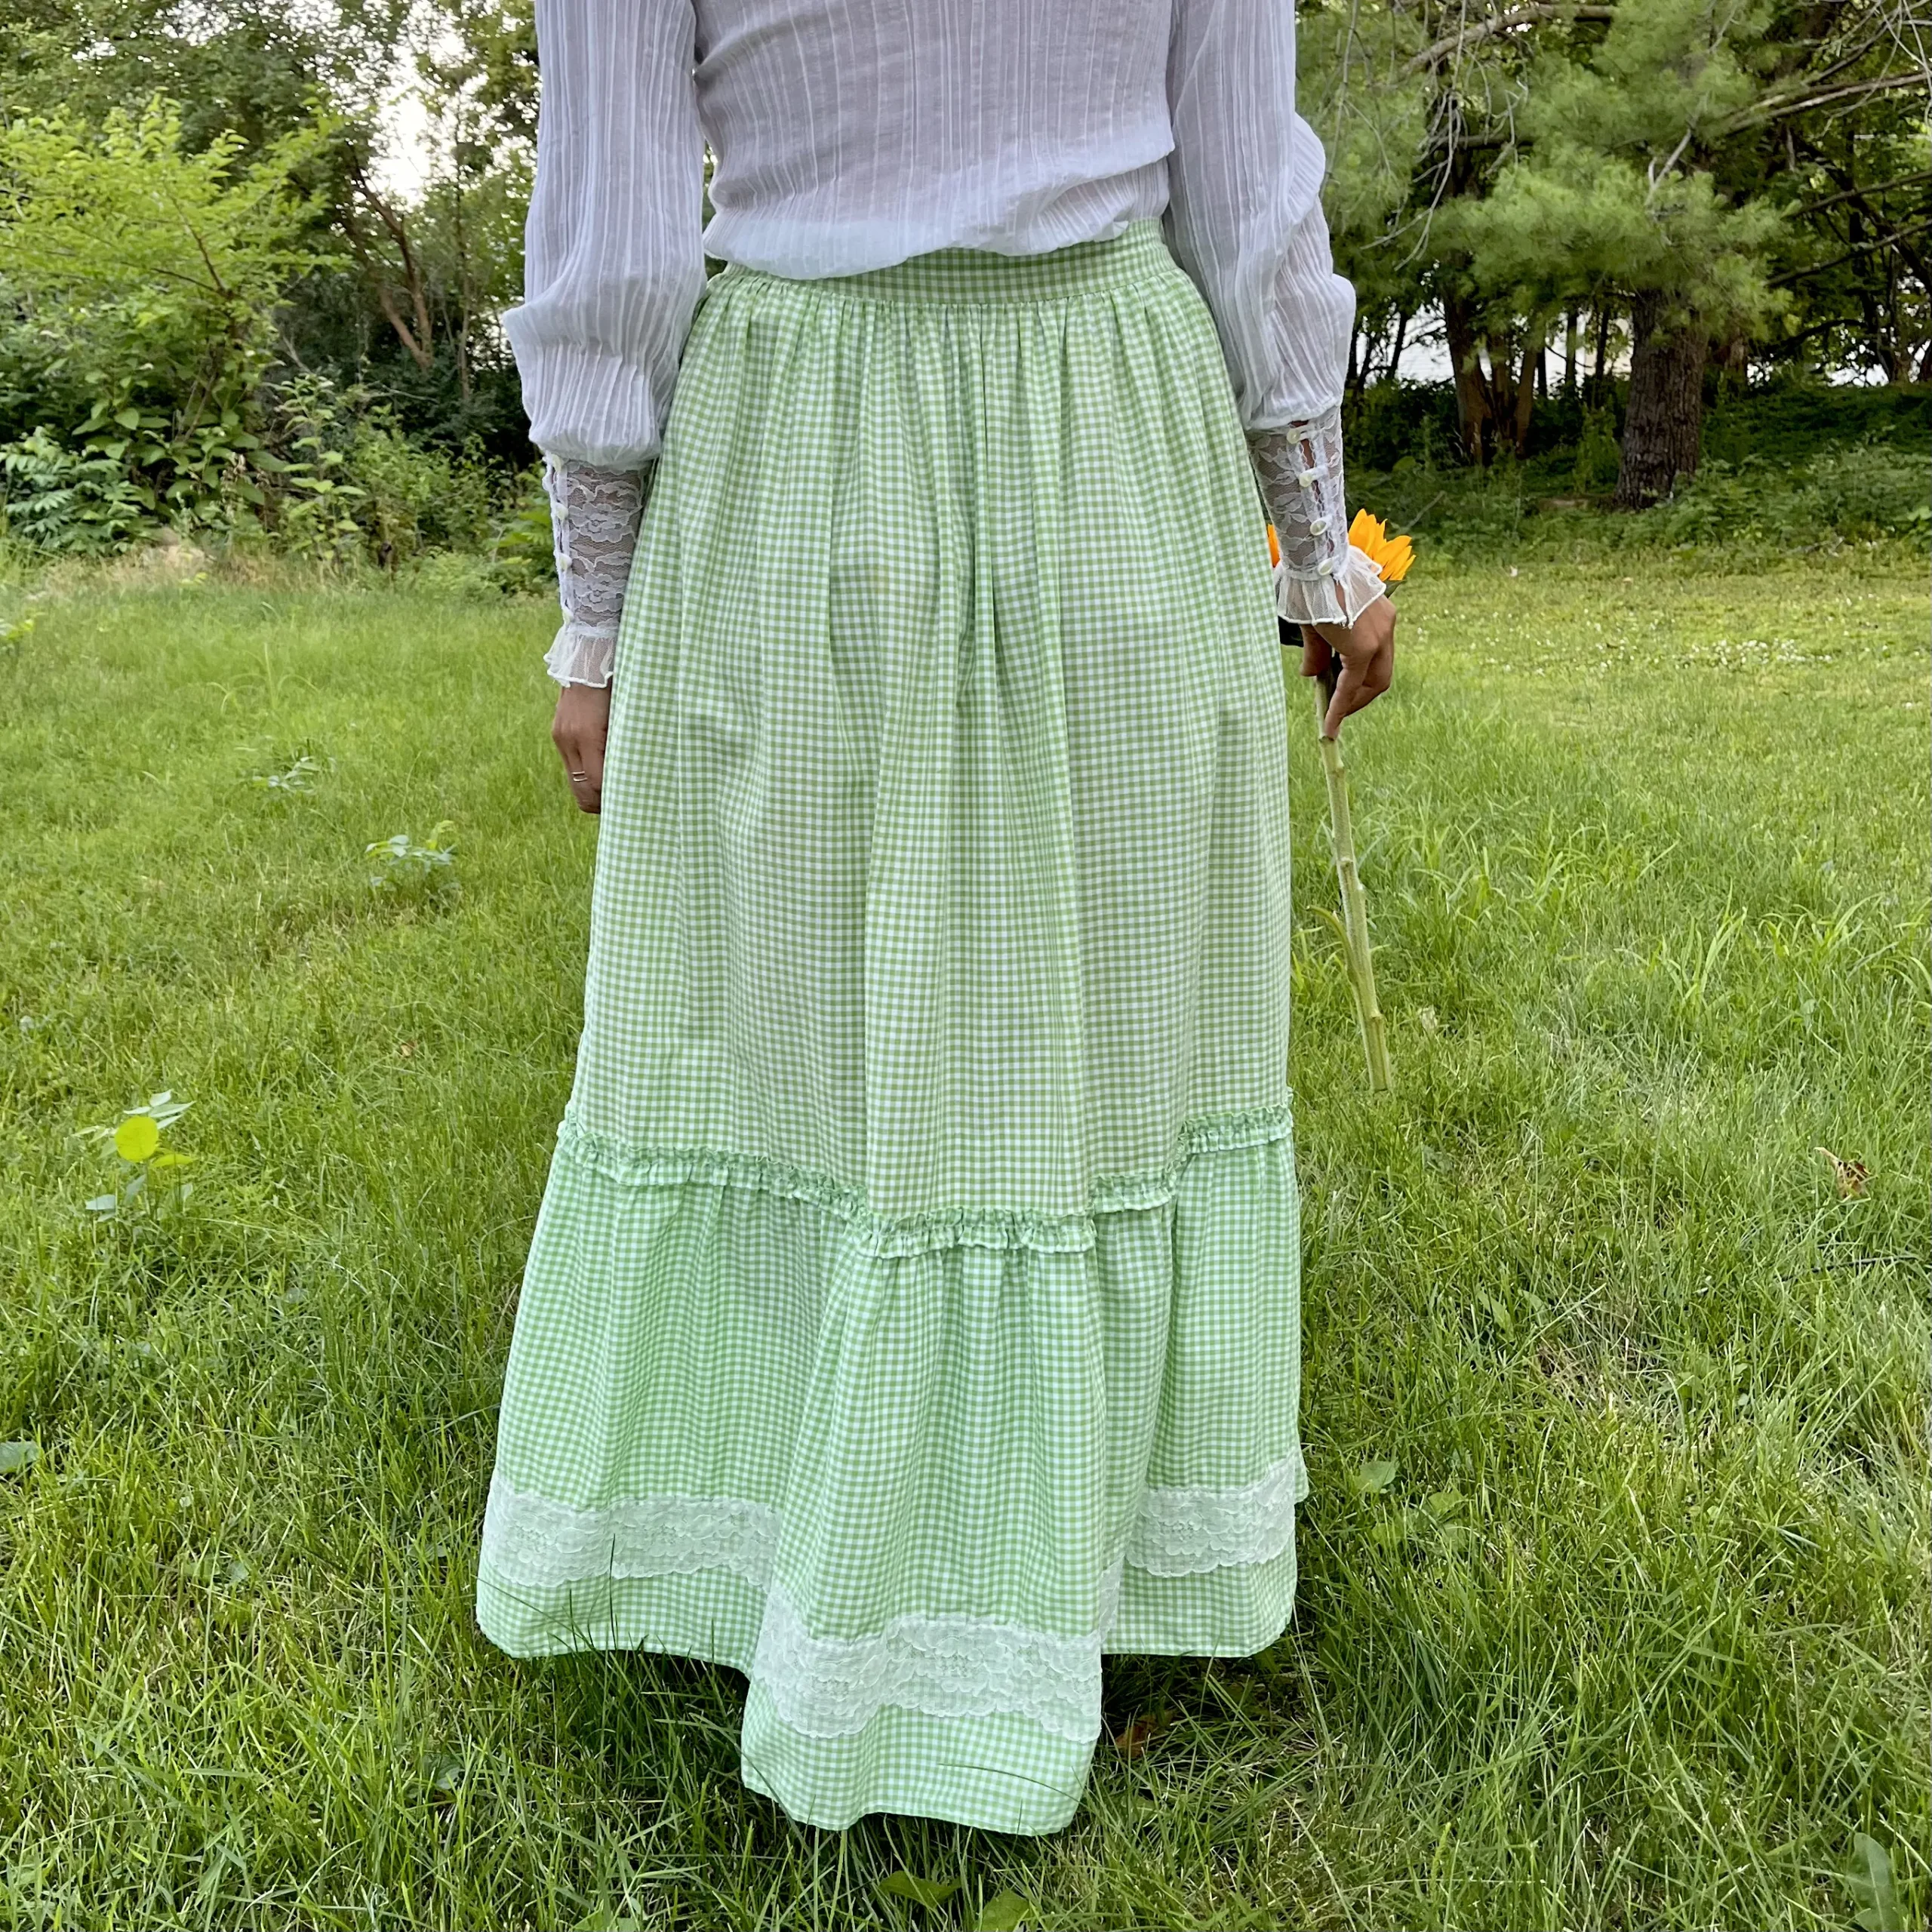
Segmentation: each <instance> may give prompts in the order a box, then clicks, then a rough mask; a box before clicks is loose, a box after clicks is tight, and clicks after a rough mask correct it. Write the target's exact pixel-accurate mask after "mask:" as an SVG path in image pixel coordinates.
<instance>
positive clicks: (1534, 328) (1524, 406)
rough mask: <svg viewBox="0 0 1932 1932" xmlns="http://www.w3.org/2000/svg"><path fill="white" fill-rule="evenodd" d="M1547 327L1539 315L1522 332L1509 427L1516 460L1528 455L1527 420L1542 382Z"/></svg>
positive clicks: (1528, 423)
mask: <svg viewBox="0 0 1932 1932" xmlns="http://www.w3.org/2000/svg"><path fill="white" fill-rule="evenodd" d="M1548 327H1549V325H1548V324H1547V323H1546V321H1544V320H1543V317H1542V316H1540V315H1532V316H1531V318H1530V319H1529V321H1527V323H1526V324H1525V325H1524V329H1523V368H1522V373H1521V375H1520V376H1518V378H1517V380H1516V394H1515V405H1516V420H1515V422H1514V423H1512V424H1511V425H1510V427H1511V429H1512V431H1513V432H1515V433H1514V435H1513V436H1512V438H1511V441H1512V446H1513V447H1514V448H1515V452H1516V454H1517V456H1518V458H1519V459H1521V458H1525V457H1527V456H1528V455H1529V453H1530V417H1531V412H1532V411H1534V409H1535V408H1536V401H1537V386H1538V384H1539V383H1540V382H1541V380H1542V378H1543V341H1544V335H1545V331H1546V329H1547V328H1548Z"/></svg>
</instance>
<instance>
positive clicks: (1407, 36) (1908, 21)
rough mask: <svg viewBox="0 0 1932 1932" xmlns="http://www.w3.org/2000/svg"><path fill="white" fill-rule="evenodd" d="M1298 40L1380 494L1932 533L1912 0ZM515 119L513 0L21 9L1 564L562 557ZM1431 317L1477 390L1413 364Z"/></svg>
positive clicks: (1924, 196) (1483, 529) (1375, 25)
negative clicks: (555, 538) (385, 163)
mask: <svg viewBox="0 0 1932 1932" xmlns="http://www.w3.org/2000/svg"><path fill="white" fill-rule="evenodd" d="M1300 50H1301V51H1300V59H1301V67H1302V73H1301V94H1302V105H1303V111H1304V112H1306V114H1307V115H1309V118H1311V119H1312V121H1313V122H1315V125H1316V126H1317V128H1318V131H1319V132H1320V133H1321V136H1322V137H1323V139H1324V142H1325V143H1326V144H1327V148H1328V151H1329V153H1330V156H1331V179H1330V181H1329V183H1328V186H1327V205H1328V210H1329V214H1330V218H1331V225H1332V228H1333V231H1334V238H1335V245H1336V252H1337V261H1338V265H1339V266H1340V268H1341V269H1342V270H1343V272H1345V273H1346V274H1348V275H1350V276H1351V277H1352V278H1353V279H1354V280H1355V284H1356V286H1357V288H1358V291H1360V295H1361V308H1360V315H1359V318H1358V328H1357V331H1356V334H1355V344H1354V351H1353V355H1352V363H1351V370H1350V376H1349V398H1348V404H1347V409H1348V414H1349V417H1350V419H1351V420H1350V428H1351V432H1352V438H1351V441H1352V449H1353V450H1354V451H1355V453H1356V454H1355V461H1356V463H1357V465H1358V478H1359V481H1358V483H1357V487H1356V494H1358V496H1359V495H1361V494H1364V493H1365V491H1366V489H1367V488H1368V487H1370V486H1373V487H1374V488H1375V489H1376V490H1377V491H1378V492H1379V493H1380V494H1378V496H1377V505H1378V507H1379V508H1392V509H1395V511H1396V512H1397V515H1398V521H1403V520H1404V519H1405V518H1408V519H1414V518H1420V519H1422V521H1421V523H1420V526H1419V527H1420V528H1424V529H1430V528H1435V529H1437V530H1445V529H1450V528H1454V530H1456V531H1457V532H1458V533H1459V535H1460V537H1461V538H1463V539H1466V540H1478V541H1480V540H1483V539H1484V533H1487V534H1489V535H1491V536H1493V535H1494V533H1495V531H1496V530H1497V528H1498V527H1500V524H1507V525H1509V526H1510V527H1511V528H1515V529H1518V530H1520V529H1521V526H1522V525H1524V521H1525V519H1533V518H1535V517H1537V515H1539V514H1541V513H1542V512H1541V506H1542V505H1543V503H1545V502H1546V501H1548V500H1552V499H1553V500H1556V501H1557V502H1558V503H1563V502H1564V501H1565V500H1574V502H1575V503H1577V505H1578V506H1585V507H1589V508H1595V507H1597V506H1601V505H1604V504H1606V503H1620V504H1621V505H1622V506H1623V507H1625V508H1626V509H1642V508H1645V507H1647V506H1651V505H1653V504H1654V503H1657V502H1659V501H1660V500H1668V499H1669V498H1671V497H1674V496H1675V495H1676V494H1678V493H1679V492H1680V491H1681V486H1682V485H1683V483H1684V481H1685V480H1686V479H1687V478H1690V477H1691V476H1692V475H1694V474H1696V473H1697V472H1698V471H1699V469H1700V464H1701V462H1702V459H1703V457H1704V455H1705V454H1706V451H1709V453H1710V454H1716V455H1719V456H1721V460H1722V461H1723V463H1724V465H1725V468H1724V470H1723V471H1722V472H1721V474H1720V476H1719V478H1718V481H1717V484H1716V485H1715V488H1713V489H1711V490H1709V491H1706V494H1705V495H1704V496H1703V498H1702V499H1700V501H1701V502H1702V503H1703V505H1704V507H1703V508H1702V509H1697V510H1694V511H1693V512H1690V513H1688V514H1687V515H1684V516H1682V517H1679V518H1674V519H1669V520H1667V521H1666V524H1664V525H1656V524H1650V525H1645V526H1644V528H1645V533H1646V535H1647V536H1650V535H1655V534H1665V535H1667V536H1668V537H1670V538H1672V540H1685V539H1686V538H1687V537H1691V538H1694V537H1700V536H1702V535H1704V534H1711V533H1713V532H1715V531H1718V529H1719V528H1727V529H1737V528H1743V529H1745V530H1746V531H1762V532H1767V533H1769V532H1779V533H1783V534H1791V535H1795V536H1796V537H1801V538H1809V539H1810V540H1816V541H1820V542H1829V541H1833V540H1847V539H1848V540H1857V538H1858V537H1862V536H1866V535H1869V534H1875V533H1884V534H1893V535H1897V534H1908V533H1910V532H1912V531H1915V530H1916V529H1918V528H1920V527H1921V525H1922V524H1923V522H1924V518H1923V515H1921V512H1923V510H1924V506H1925V500H1926V492H1925V490H1924V485H1923V479H1922V478H1917V479H1915V478H1913V477H1912V475H1910V473H1909V465H1908V464H1906V463H1903V462H1902V461H1901V460H1900V458H1899V456H1898V454H1897V450H1898V448H1899V447H1900V445H1901V442H1902V441H1904V440H1906V439H1909V437H1910V436H1911V435H1915V434H1916V435H1923V434H1924V431H1925V429H1926V428H1927V423H1928V417H1927V407H1926V401H1927V395H1928V394H1932V390H1928V388H1927V381H1928V378H1932V297H1929V296H1928V290H1929V289H1932V275H1928V254H1932V141H1928V137H1927V118H1926V109H1927V90H1926V85H1925V78H1926V66H1925V60H1926V48H1925V45H1924V30H1923V28H1922V25H1921V23H1918V21H1917V20H1915V17H1913V16H1912V14H1910V13H1909V11H1908V10H1907V9H1906V7H1905V6H1904V5H1903V0H1783V4H1780V3H1779V0H1605V3H1604V4H1590V3H1589V0H1561V3H1560V4H1558V0H1550V4H1543V3H1542V0H1496V4H1494V5H1491V6H1490V7H1488V8H1484V9H1481V10H1478V11H1471V10H1470V9H1469V7H1468V5H1466V4H1465V0H1457V5H1454V6H1451V5H1447V4H1446V0H1314V3H1313V4H1308V5H1304V6H1303V9H1302V17H1301V23H1300ZM399 87H403V88H408V89H410V90H412V91H414V94H415V96H416V97H417V102H418V103H419V105H420V108H421V110H422V112H423V114H424V115H426V121H427V125H428V127H429V130H430V134H431V139H430V142H429V148H430V152H431V155H432V165H431V166H430V168H429V172H428V174H427V176H426V179H425V180H424V183H423V186H422V187H421V189H420V192H416V193H414V195H411V196H407V197H405V196H401V195H398V194H397V193H396V192H395V191H394V190H393V189H390V188H388V187H386V186H384V182H385V180H386V177H385V174H384V171H383V168H382V167H381V165H380V162H381V158H382V151H383V141H384V139H385V136H384V134H383V127H384V118H383V105H384V103H385V102H386V100H390V99H392V97H393V96H394V94H395V91H396V90H397V89H398V88H399ZM537 98H538V72H537V52H536V47H535V40H534V28H533V25H532V16H531V0H308V3H307V4H297V5H288V4H278V3H277V0H192V3H191V0H14V5H12V6H11V7H10V8H8V10H7V11H6V12H5V15H4V16H3V17H0V493H3V494H0V515H4V517H5V525H4V530H5V535H6V537H7V538H8V540H11V542H13V543H14V544H16V545H17V546H22V547H24V548H25V549H28V550H29V551H31V552H33V553H35V554H42V555H49V554H51V555H60V554H77V555H88V554H103V553H111V552H115V551H118V550H120V549H125V548H126V547H128V546H130V545H131V544H135V543H141V542H143V541H147V540H152V538H153V537H155V535H156V534H158V533H161V532H164V531H165V532H168V533H170V534H172V535H173V536H174V537H176V538H177V540H180V539H185V540H191V541H192V542H194V543H196V544H198V545H199V546H202V547H204V548H211V549H223V550H232V549H237V548H238V549H242V550H243V551H246V550H248V549H250V548H251V546H253V547H261V546H268V547H270V548H272V549H275V550H278V551H282V552H290V553H292V554H294V555H297V556H300V557H307V558H325V559H330V560H332V561H335V562H336V563H337V564H340V565H350V564H355V565H374V566H375V567H377V568H385V569H389V570H398V569H402V568H408V567H409V566H411V564H412V563H413V562H414V561H416V560H417V559H420V558H423V557H424V556H426V555H431V554H434V553H436V552H450V551H455V552H468V553H471V554H474V555H481V556H482V557H484V558H486V559H489V560H494V559H495V558H497V555H498V553H499V552H500V551H503V552H506V554H505V556H504V561H503V567H502V568H501V569H500V571H497V580H498V581H500V583H502V584H503V586H506V587H516V586H521V585H522V584H524V583H527V582H528V581H529V580H530V579H531V577H532V575H533V574H534V573H536V572H540V571H541V569H542V568H543V565H541V563H540V561H538V559H539V557H540V552H541V549H542V547H543V546H542V543H541V541H540V537H541V532H542V529H543V523H544V512H543V505H542V502H541V499H540V494H539V493H537V492H536V491H534V488H533V487H532V481H531V464H532V462H533V459H534V452H533V451H532V450H531V448H530V445H529V444H528V440H527V438H526V436H525V424H524V420H523V417H522V413H521V408H520V406H519V401H518V389H517V384H516V380H515V370H514V368H513V366H512V362H511V360H510V358H509V355H508V352H507V349H506V345H505V343H504V340H503V336H502V333H501V331H500V328H499V327H498V325H497V316H498V315H500V312H501V311H502V310H503V309H504V308H505V307H506V306H509V304H510V303H512V302H513V301H514V300H515V299H516V297H517V295H518V291H519V288H520V286H521V272H522V270H521V223H522V219H523V213H524V210H525V206H526V205H527V201H528V191H529V184H530V179H531V162H532V154H533V147H534V134H535V128H536V117H537ZM1423 334H1434V335H1437V336H1439V337H1441V340H1443V342H1444V344H1445V346H1446V347H1447V350H1448V351H1449V352H1450V357H1451V363H1452V365H1453V371H1454V374H1453V379H1452V380H1450V381H1449V382H1447V383H1442V384H1440V385H1429V384H1417V383H1411V382H1398V381H1395V380H1392V373H1393V372H1394V371H1396V370H1397V368H1398V365H1399V364H1400V361H1401V355H1402V353H1403V352H1404V349H1409V350H1411V352H1412V351H1413V349H1414V345H1415V344H1416V343H1417V340H1418V339H1419V337H1420V336H1422V335H1423ZM1847 377H1855V378H1857V379H1858V380H1860V381H1862V382H1864V383H1878V384H1881V385H1882V386H1884V387H1885V388H1887V389H1889V390H1890V392H1893V395H1892V402H1893V403H1894V404H1896V405H1897V407H1892V406H1890V405H1888V406H1887V408H1884V409H1882V410H1879V411H1872V410H1870V409H1869V408H1867V407H1866V402H1865V401H1864V399H1863V398H1860V397H1857V396H1856V395H1853V394H1851V393H1850V392H1848V391H1847V389H1846V388H1845V387H1844V386H1843V384H1842V383H1837V384H1835V383H1833V382H1832V379H1834V378H1838V379H1843V378H1847ZM1767 396H1770V397H1773V398H1776V400H1775V401H1773V402H1772V403H1771V404H1770V406H1769V407H1761V406H1759V405H1761V404H1763V403H1764V400H1765V398H1767ZM1758 429H1763V430H1764V432H1765V434H1764V437H1763V438H1756V437H1755V435H1754V432H1756V431H1757V430H1758ZM1801 429H1802V431H1803V432H1801ZM1818 462H1823V463H1826V475H1825V477H1824V478H1823V480H1820V479H1819V478H1812V477H1811V476H1810V469H1809V466H1811V465H1813V464H1814V463H1818ZM1404 463H1406V464H1407V466H1408V471H1407V472H1404V473H1405V474H1407V473H1409V472H1420V478H1421V479H1422V481H1421V482H1420V483H1419V484H1418V485H1417V488H1415V489H1414V490H1413V491H1411V490H1410V489H1409V488H1407V486H1406V485H1404V486H1402V487H1399V488H1396V489H1395V491H1393V492H1392V493H1391V492H1390V491H1389V489H1388V488H1386V484H1385V479H1386V478H1388V477H1389V476H1390V475H1393V474H1394V473H1395V472H1397V471H1398V469H1400V467H1401V466H1402V465H1403V464H1404ZM1793 463H1798V464H1799V465H1801V466H1804V474H1802V475H1800V476H1798V478H1795V480H1794V479H1792V478H1789V477H1787V476H1786V475H1785V474H1784V472H1786V471H1788V470H1789V469H1790V468H1791V466H1792V464H1793ZM1423 483H1426V487H1422V485H1423ZM1505 504H1508V505H1512V506H1513V507H1511V508H1509V509H1508V510H1506V511H1504V510H1503V509H1500V508H1499V506H1501V505H1505ZM1718 504H1721V506H1723V507H1722V511H1721V514H1720V513H1719V512H1718V511H1717V510H1715V509H1713V508H1712V507H1711V506H1713V505H1718ZM1799 505H1802V506H1804V512H1803V514H1801V513H1800V512H1799V509H1798V507H1797V506H1799ZM1841 511H1842V515H1841ZM1465 512H1467V514H1466V515H1465ZM1818 515H1825V516H1826V518H1827V519H1828V520H1827V521H1826V522H1824V523H1823V524H1820V523H1818V522H1817V521H1815V520H1813V521H1807V518H1812V519H1815V518H1816V517H1817V516H1818ZM1740 517H1741V518H1742V521H1741V522H1740ZM1431 519H1432V521H1431ZM1598 521H1601V519H1598ZM1465 524H1466V525H1468V526H1469V528H1468V529H1467V530H1466V531H1464V530H1463V525H1465ZM1571 525H1572V527H1571V528H1570V529H1569V531H1568V532H1567V534H1568V536H1569V537H1571V538H1574V537H1577V535H1578V534H1579V531H1580V526H1577V525H1576V524H1575V520H1574V518H1573V519H1572V520H1571ZM1606 540H1609V541H1613V542H1622V541H1623V540H1626V539H1625V537H1623V535H1621V534H1620V535H1617V536H1616V537H1607V538H1606ZM493 567H494V561H493Z"/></svg>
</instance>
